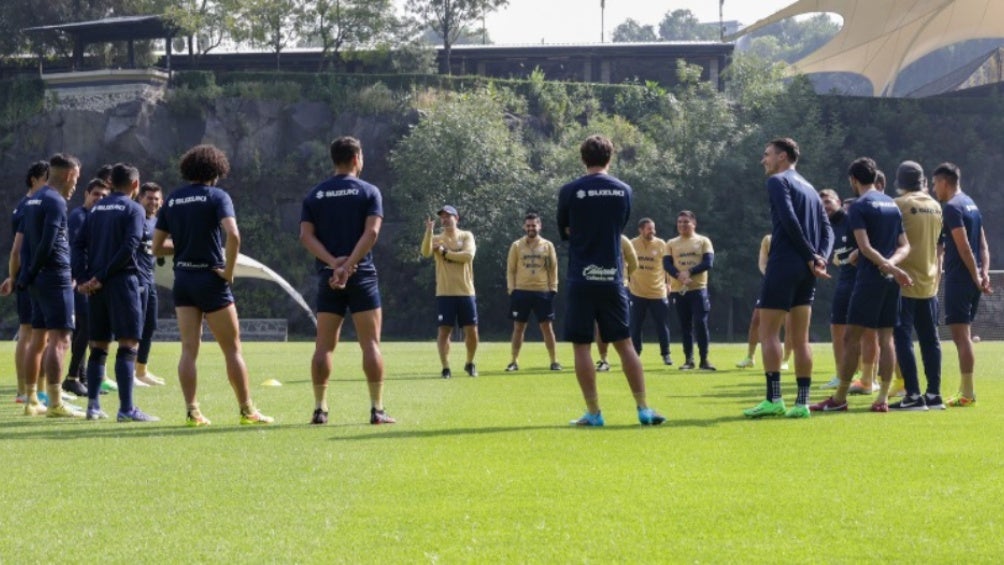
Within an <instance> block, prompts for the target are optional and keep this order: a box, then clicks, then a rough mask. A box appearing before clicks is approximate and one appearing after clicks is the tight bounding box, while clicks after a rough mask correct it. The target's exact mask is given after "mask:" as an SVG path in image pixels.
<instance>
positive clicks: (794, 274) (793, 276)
mask: <svg viewBox="0 0 1004 565" xmlns="http://www.w3.org/2000/svg"><path fill="white" fill-rule="evenodd" d="M815 297H816V277H815V276H814V275H813V274H812V271H810V270H809V266H808V264H807V263H803V262H802V261H789V262H783V261H775V262H773V263H770V264H768V265H767V274H766V275H764V278H763V283H762V284H761V286H760V308H764V309H767V310H784V311H785V312H788V311H790V310H791V309H792V308H795V307H797V306H811V305H812V301H813V299H814V298H815Z"/></svg>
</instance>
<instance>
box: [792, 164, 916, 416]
mask: <svg viewBox="0 0 1004 565" xmlns="http://www.w3.org/2000/svg"><path fill="white" fill-rule="evenodd" d="M876 170H877V167H876V166H875V161H873V160H872V159H870V158H868V157H861V158H858V159H855V160H854V162H852V163H851V165H850V167H849V168H848V171H847V174H848V178H849V180H850V184H851V188H853V189H854V193H855V194H856V195H857V197H858V199H857V200H856V201H855V202H854V204H852V205H851V209H850V211H849V212H848V213H847V223H848V226H849V228H850V230H852V233H853V234H854V242H855V243H856V244H857V248H858V253H859V260H858V268H857V274H856V275H855V277H854V288H853V290H852V291H851V298H850V301H849V302H848V306H847V328H846V330H845V332H844V356H843V359H841V361H840V364H839V365H838V371H839V374H840V385H839V386H838V387H837V390H836V392H835V393H834V394H833V396H831V397H829V398H827V399H826V400H824V401H822V402H819V403H816V404H813V405H812V407H811V409H812V410H813V411H819V412H834V411H837V412H843V411H846V410H847V393H848V391H849V389H850V386H851V379H852V378H853V377H854V371H856V370H857V364H858V357H860V355H861V336H862V335H863V334H864V332H865V329H866V328H871V329H874V330H876V331H877V332H878V340H879V350H880V353H879V371H878V372H879V377H880V378H881V379H882V386H881V388H880V389H879V392H878V397H877V398H876V399H875V402H873V403H872V406H871V411H872V412H888V411H889V404H888V395H889V387H890V385H892V373H893V367H894V366H895V365H896V350H895V348H894V347H893V338H892V331H893V328H894V327H895V326H896V317H897V310H898V309H899V297H900V289H899V287H900V285H903V286H909V285H910V284H912V281H911V280H910V276H909V275H908V274H907V273H906V272H905V271H903V270H902V269H900V268H899V267H898V266H897V265H898V264H899V263H900V262H901V261H902V260H903V259H904V258H906V256H907V254H909V253H910V242H909V241H907V239H906V234H905V233H903V216H902V214H900V211H899V206H897V205H896V203H895V202H893V200H892V198H890V197H889V196H887V195H886V194H885V193H884V192H879V190H878V189H877V188H876V187H875V177H876V174H875V173H876Z"/></svg>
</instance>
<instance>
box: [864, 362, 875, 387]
mask: <svg viewBox="0 0 1004 565" xmlns="http://www.w3.org/2000/svg"><path fill="white" fill-rule="evenodd" d="M877 372H878V366H877V365H875V364H874V363H862V365H861V382H863V383H874V382H875V374H876V373H877Z"/></svg>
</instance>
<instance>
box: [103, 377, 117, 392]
mask: <svg viewBox="0 0 1004 565" xmlns="http://www.w3.org/2000/svg"><path fill="white" fill-rule="evenodd" d="M118 389H119V385H117V384H115V381H111V380H108V379H104V380H102V381H101V390H103V391H105V392H113V391H116V390H118Z"/></svg>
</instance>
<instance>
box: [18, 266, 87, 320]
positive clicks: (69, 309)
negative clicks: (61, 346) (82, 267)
mask: <svg viewBox="0 0 1004 565" xmlns="http://www.w3.org/2000/svg"><path fill="white" fill-rule="evenodd" d="M28 292H29V294H30V295H31V327H32V328H34V329H36V330H72V329H73V327H74V324H75V323H76V317H75V316H74V315H73V283H72V282H71V281H70V271H69V269H67V270H66V271H41V272H39V273H38V275H37V276H36V277H35V281H34V282H32V283H31V285H29V287H28Z"/></svg>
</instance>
